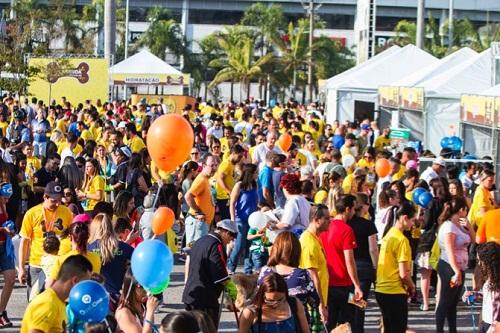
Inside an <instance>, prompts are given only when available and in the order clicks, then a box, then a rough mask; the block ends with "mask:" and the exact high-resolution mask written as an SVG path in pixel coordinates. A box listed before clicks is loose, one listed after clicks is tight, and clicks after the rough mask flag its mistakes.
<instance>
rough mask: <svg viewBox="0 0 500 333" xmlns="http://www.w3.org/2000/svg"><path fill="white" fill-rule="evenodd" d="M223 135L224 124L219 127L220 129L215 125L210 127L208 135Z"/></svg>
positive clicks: (217, 136)
mask: <svg viewBox="0 0 500 333" xmlns="http://www.w3.org/2000/svg"><path fill="white" fill-rule="evenodd" d="M223 135H224V129H223V128H222V126H221V127H219V128H218V129H217V128H215V127H210V128H209V129H208V130H207V137H209V136H215V137H216V138H217V139H220V138H222V136H223Z"/></svg>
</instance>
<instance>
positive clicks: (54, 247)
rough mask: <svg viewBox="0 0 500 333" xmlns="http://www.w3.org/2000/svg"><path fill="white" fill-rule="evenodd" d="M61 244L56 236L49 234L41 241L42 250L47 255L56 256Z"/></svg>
mask: <svg viewBox="0 0 500 333" xmlns="http://www.w3.org/2000/svg"><path fill="white" fill-rule="evenodd" d="M60 245H61V242H60V241H59V238H57V236H56V235H54V234H52V233H49V234H47V236H46V237H45V238H44V239H43V250H44V251H45V252H46V253H48V254H57V252H59V246H60Z"/></svg>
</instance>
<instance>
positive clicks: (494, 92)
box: [479, 84, 500, 97]
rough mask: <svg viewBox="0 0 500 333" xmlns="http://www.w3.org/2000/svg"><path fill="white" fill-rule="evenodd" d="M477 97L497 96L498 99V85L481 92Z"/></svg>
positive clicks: (499, 92) (499, 88) (499, 91)
mask: <svg viewBox="0 0 500 333" xmlns="http://www.w3.org/2000/svg"><path fill="white" fill-rule="evenodd" d="M479 95H485V96H499V97H500V84H497V85H496V86H493V87H491V88H488V89H486V90H485V91H481V92H480V93H479Z"/></svg>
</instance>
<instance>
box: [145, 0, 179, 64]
mask: <svg viewBox="0 0 500 333" xmlns="http://www.w3.org/2000/svg"><path fill="white" fill-rule="evenodd" d="M147 19H148V21H149V27H148V29H147V30H146V31H145V32H144V33H143V34H142V35H141V38H140V39H139V41H138V42H137V46H138V47H141V46H146V47H147V48H149V49H150V50H151V53H153V54H154V55H156V56H157V57H159V58H161V59H163V60H165V58H166V55H167V49H168V50H170V51H171V52H172V53H173V54H174V55H175V56H176V57H177V59H179V58H180V57H181V56H182V55H184V54H185V53H186V43H185V40H184V36H183V35H182V29H181V26H180V25H179V23H177V22H176V21H175V20H174V19H173V18H172V17H171V15H170V12H169V11H168V10H167V9H165V8H161V7H154V8H151V9H150V11H149V13H148V18H147Z"/></svg>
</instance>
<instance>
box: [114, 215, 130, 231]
mask: <svg viewBox="0 0 500 333" xmlns="http://www.w3.org/2000/svg"><path fill="white" fill-rule="evenodd" d="M127 230H132V226H131V225H130V222H129V221H128V220H127V219H125V218H123V217H119V218H118V219H117V220H116V222H115V232H116V233H117V234H120V233H122V232H125V231H127Z"/></svg>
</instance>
